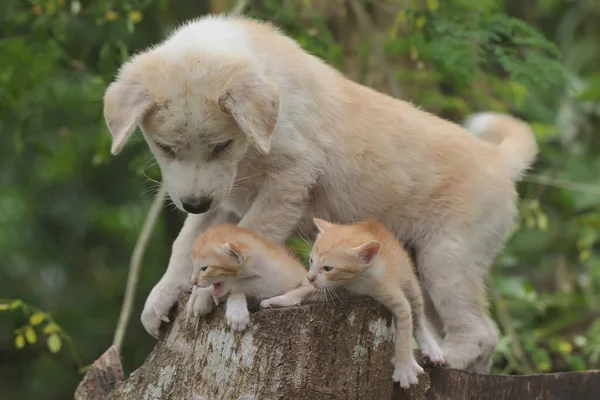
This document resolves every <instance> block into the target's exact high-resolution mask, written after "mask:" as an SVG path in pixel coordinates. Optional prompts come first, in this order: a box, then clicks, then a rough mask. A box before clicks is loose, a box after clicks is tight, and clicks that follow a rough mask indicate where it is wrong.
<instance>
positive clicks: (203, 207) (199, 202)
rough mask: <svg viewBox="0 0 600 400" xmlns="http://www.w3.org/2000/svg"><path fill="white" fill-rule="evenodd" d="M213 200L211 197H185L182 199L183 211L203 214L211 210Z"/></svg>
mask: <svg viewBox="0 0 600 400" xmlns="http://www.w3.org/2000/svg"><path fill="white" fill-rule="evenodd" d="M211 204H212V199H211V198H210V197H206V196H204V197H184V198H182V199H181V205H182V206H183V209H184V210H185V211H187V212H189V213H190V214H202V213H205V212H207V211H208V210H209V209H210V206H211Z"/></svg>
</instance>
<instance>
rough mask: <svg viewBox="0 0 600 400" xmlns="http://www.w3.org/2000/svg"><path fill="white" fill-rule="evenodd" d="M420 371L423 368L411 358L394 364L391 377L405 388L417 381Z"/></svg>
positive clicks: (421, 371)
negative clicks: (402, 362)
mask: <svg viewBox="0 0 600 400" xmlns="http://www.w3.org/2000/svg"><path fill="white" fill-rule="evenodd" d="M422 373H423V368H421V366H420V365H419V364H417V362H416V361H415V359H414V358H413V359H411V360H410V361H409V362H407V363H404V364H400V365H395V366H394V374H393V375H392V379H393V380H394V382H398V383H399V384H400V387H402V388H404V389H406V388H408V387H410V385H416V384H417V383H419V375H420V374H422Z"/></svg>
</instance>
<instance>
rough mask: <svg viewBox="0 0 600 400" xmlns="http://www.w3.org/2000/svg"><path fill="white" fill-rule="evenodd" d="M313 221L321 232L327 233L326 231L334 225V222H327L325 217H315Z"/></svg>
mask: <svg viewBox="0 0 600 400" xmlns="http://www.w3.org/2000/svg"><path fill="white" fill-rule="evenodd" d="M313 222H314V224H315V226H316V227H317V229H318V230H319V234H321V233H325V231H327V230H329V229H331V228H332V227H333V224H332V223H331V222H327V221H325V220H324V219H320V218H313Z"/></svg>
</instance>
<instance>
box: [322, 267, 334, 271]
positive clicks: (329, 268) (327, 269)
mask: <svg viewBox="0 0 600 400" xmlns="http://www.w3.org/2000/svg"><path fill="white" fill-rule="evenodd" d="M332 269H333V268H331V267H323V271H325V272H330V271H331V270H332Z"/></svg>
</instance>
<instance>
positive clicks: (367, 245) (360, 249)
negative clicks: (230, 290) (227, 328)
mask: <svg viewBox="0 0 600 400" xmlns="http://www.w3.org/2000/svg"><path fill="white" fill-rule="evenodd" d="M314 222H315V224H316V225H317V228H318V229H319V234H318V235H317V238H316V241H315V244H314V246H313V249H312V251H311V258H310V271H309V273H308V276H307V279H308V281H309V282H311V283H312V284H313V285H314V287H316V288H317V290H321V289H322V288H331V289H334V290H335V289H337V288H342V287H343V288H345V289H347V290H348V291H350V292H352V293H355V294H361V295H368V296H371V297H372V298H374V299H375V300H377V301H378V302H379V303H381V304H383V305H384V306H385V307H387V308H388V309H389V310H390V311H391V312H392V313H393V314H394V317H395V320H396V344H395V351H394V357H393V358H392V362H393V363H394V373H393V376H392V379H393V380H394V381H395V382H399V383H400V386H402V387H404V388H406V387H409V386H410V385H411V384H416V383H418V375H419V374H421V373H422V372H423V369H422V368H421V367H420V366H419V364H417V362H416V360H415V359H414V356H413V351H412V333H413V319H412V314H414V317H415V322H416V329H415V336H416V338H417V342H418V343H419V346H420V347H421V352H422V354H423V355H424V356H426V357H429V359H430V360H431V361H432V362H433V363H443V362H444V354H443V352H442V350H441V348H440V346H439V345H438V344H437V342H436V340H435V339H434V338H433V336H432V335H431V332H430V331H429V329H428V328H427V325H426V317H425V311H424V307H423V296H422V292H421V287H420V286H419V281H418V279H417V277H416V275H415V272H414V268H413V264H412V262H411V260H410V257H409V256H408V254H407V253H406V251H405V250H404V249H403V248H402V245H401V244H400V243H399V242H398V240H397V239H396V237H395V236H394V235H393V234H392V233H391V232H390V231H389V230H388V229H387V228H386V227H385V226H383V225H382V224H381V223H379V222H377V221H366V222H363V223H360V224H355V225H335V224H332V223H329V222H327V221H324V220H321V219H318V218H315V219H314ZM310 293H311V292H310V290H307V288H306V287H304V286H301V287H299V288H297V289H294V290H292V291H290V292H288V293H286V294H284V295H281V296H277V297H275V298H272V299H269V300H265V301H263V302H262V303H261V306H263V307H269V306H286V305H290V304H298V303H300V302H301V301H302V300H303V298H304V297H306V296H307V295H309V294H310Z"/></svg>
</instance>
